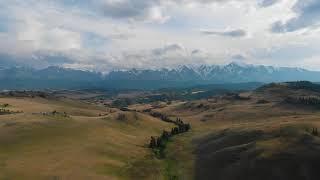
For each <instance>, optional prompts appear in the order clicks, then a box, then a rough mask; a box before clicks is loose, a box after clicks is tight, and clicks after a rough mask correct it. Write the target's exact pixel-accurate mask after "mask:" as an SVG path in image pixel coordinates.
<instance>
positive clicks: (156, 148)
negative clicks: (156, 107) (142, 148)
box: [149, 115, 191, 158]
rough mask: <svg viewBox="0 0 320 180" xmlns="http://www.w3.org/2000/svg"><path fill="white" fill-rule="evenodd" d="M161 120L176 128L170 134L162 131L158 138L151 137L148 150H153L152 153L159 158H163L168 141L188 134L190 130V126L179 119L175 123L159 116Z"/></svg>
mask: <svg viewBox="0 0 320 180" xmlns="http://www.w3.org/2000/svg"><path fill="white" fill-rule="evenodd" d="M160 117H161V120H163V121H165V122H170V123H173V124H175V125H176V127H174V128H172V129H171V131H170V132H168V131H166V130H164V131H163V132H162V135H161V136H159V137H154V136H151V140H150V143H149V148H151V149H152V150H153V152H154V153H155V154H156V155H157V157H159V158H165V149H166V146H167V143H168V141H169V140H170V139H171V138H172V137H174V136H175V135H178V134H182V133H185V132H188V131H189V130H190V129H191V125H190V124H188V123H184V122H183V121H182V120H181V119H180V118H177V119H176V121H171V120H169V118H165V117H166V116H164V115H162V116H160Z"/></svg>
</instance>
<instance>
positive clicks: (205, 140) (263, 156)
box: [132, 83, 320, 180]
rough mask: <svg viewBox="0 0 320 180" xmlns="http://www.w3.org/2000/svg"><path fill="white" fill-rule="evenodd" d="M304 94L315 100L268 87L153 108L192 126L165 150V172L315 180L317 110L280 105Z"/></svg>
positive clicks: (291, 89) (235, 179)
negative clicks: (166, 153) (168, 165)
mask: <svg viewBox="0 0 320 180" xmlns="http://www.w3.org/2000/svg"><path fill="white" fill-rule="evenodd" d="M310 93H312V94H313V95H314V96H316V97H317V96H318V90H317V89H313V88H312V89H310V88H305V87H304V86H302V87H301V86H299V87H297V86H296V84H295V85H294V86H292V84H290V83H286V84H273V85H269V86H265V87H263V88H261V89H258V90H257V91H252V92H247V93H241V94H226V95H223V96H219V97H213V98H209V99H203V100H196V101H176V102H172V104H169V105H163V106H160V107H159V106H158V107H154V108H153V109H152V111H158V112H161V113H163V114H166V115H168V116H171V117H176V116H179V117H181V118H182V119H184V121H186V122H189V123H191V124H192V131H191V132H190V133H188V134H185V135H182V136H180V137H177V138H176V139H175V140H174V143H172V144H171V145H170V146H169V148H168V150H167V151H168V153H169V154H170V155H169V157H168V158H167V159H168V161H169V162H170V163H169V164H170V166H171V168H170V169H171V172H172V173H173V174H174V176H175V177H179V178H180V179H218V180H219V179H223V180H225V179H230V180H239V179H240V180H242V179H243V180H246V179H266V180H269V179H279V180H280V179H318V177H319V176H320V174H319V173H318V171H317V168H318V167H319V163H318V159H319V158H320V157H319V155H318V153H317V152H318V151H319V147H320V146H319V145H320V141H319V140H320V139H319V135H315V134H313V133H312V129H313V128H314V129H319V128H320V123H319V116H320V113H319V111H318V108H317V107H314V106H310V105H305V104H303V103H302V104H300V103H287V102H286V101H285V100H286V97H287V96H293V97H299V96H304V95H307V94H310ZM132 107H133V108H138V109H140V110H141V108H143V106H132Z"/></svg>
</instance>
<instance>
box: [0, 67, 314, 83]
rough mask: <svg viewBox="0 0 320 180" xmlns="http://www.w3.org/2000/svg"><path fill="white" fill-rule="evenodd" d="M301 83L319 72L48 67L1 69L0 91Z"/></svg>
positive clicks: (264, 68)
mask: <svg viewBox="0 0 320 180" xmlns="http://www.w3.org/2000/svg"><path fill="white" fill-rule="evenodd" d="M302 80H304V81H313V82H320V72H318V71H309V70H305V69H301V68H286V67H272V66H263V65H259V66H256V65H248V64H240V63H234V62H233V63H230V64H228V65H224V66H218V65H202V66H197V67H195V66H180V67H178V68H173V69H158V70H151V69H146V70H138V69H131V70H123V71H117V70H115V71H112V72H110V73H109V74H107V75H103V74H101V73H97V72H90V71H81V70H75V69H67V68H62V67H48V68H45V69H40V70H39V69H32V68H25V67H13V68H0V89H37V88H58V89H70V88H111V89H113V88H114V89H159V88H167V87H190V86H194V85H203V84H224V83H247V82H261V83H270V82H285V81H302Z"/></svg>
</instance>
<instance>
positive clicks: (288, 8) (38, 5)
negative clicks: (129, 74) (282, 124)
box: [0, 0, 320, 72]
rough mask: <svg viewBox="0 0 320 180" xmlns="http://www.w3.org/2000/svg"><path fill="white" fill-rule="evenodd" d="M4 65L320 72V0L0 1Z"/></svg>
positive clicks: (107, 69)
mask: <svg viewBox="0 0 320 180" xmlns="http://www.w3.org/2000/svg"><path fill="white" fill-rule="evenodd" d="M0 9H1V10H0V66H28V67H34V68H43V67H47V66H62V67H67V68H75V69H83V70H90V71H99V72H110V71H112V70H115V69H117V70H119V69H131V68H139V69H159V68H173V67H177V66H181V65H202V64H208V65H211V64H215V65H216V64H227V63H230V62H232V61H236V62H241V63H248V64H262V65H273V66H285V67H302V68H307V69H311V70H320V1H319V0H0Z"/></svg>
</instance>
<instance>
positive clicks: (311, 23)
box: [271, 0, 320, 33]
mask: <svg viewBox="0 0 320 180" xmlns="http://www.w3.org/2000/svg"><path fill="white" fill-rule="evenodd" d="M292 10H293V11H294V12H295V13H296V14H297V16H296V17H294V18H291V19H289V20H288V21H286V22H282V21H277V22H275V23H274V24H273V25H272V27H271V31H272V32H274V33H286V32H293V31H297V30H300V29H304V28H315V27H317V26H318V25H320V21H319V18H320V1H319V0H299V1H297V2H296V4H295V5H294V6H293V8H292Z"/></svg>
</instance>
